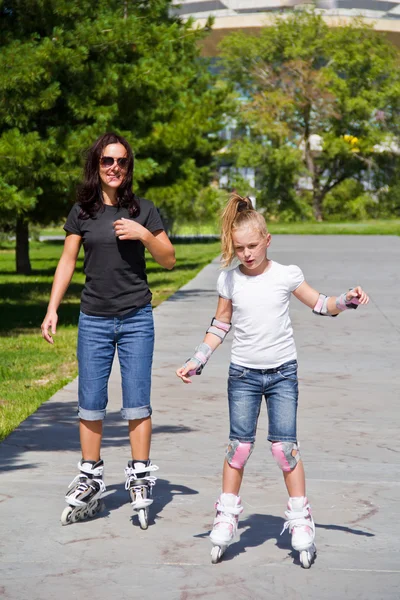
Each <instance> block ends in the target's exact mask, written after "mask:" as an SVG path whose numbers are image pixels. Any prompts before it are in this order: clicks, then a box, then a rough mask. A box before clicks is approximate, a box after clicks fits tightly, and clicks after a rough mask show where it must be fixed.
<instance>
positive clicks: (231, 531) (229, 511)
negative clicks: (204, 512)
mask: <svg viewBox="0 0 400 600" xmlns="http://www.w3.org/2000/svg"><path fill="white" fill-rule="evenodd" d="M240 502H241V501H240V496H235V494H221V495H220V497H219V498H218V500H217V502H216V503H215V508H216V510H217V514H216V515H215V519H214V523H213V528H212V531H211V533H210V540H211V543H212V545H213V547H212V550H211V562H212V563H213V564H215V563H217V562H218V561H219V560H220V558H221V557H222V555H223V554H224V552H225V550H226V549H227V547H228V546H229V545H230V544H232V542H234V541H235V539H236V537H237V528H238V522H239V515H240V514H241V513H242V512H243V506H242V505H241V504H240Z"/></svg>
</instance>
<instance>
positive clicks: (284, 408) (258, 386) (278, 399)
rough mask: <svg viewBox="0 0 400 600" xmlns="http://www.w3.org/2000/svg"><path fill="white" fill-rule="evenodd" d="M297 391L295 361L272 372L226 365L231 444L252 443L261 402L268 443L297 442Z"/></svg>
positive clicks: (232, 364) (271, 370)
mask: <svg viewBox="0 0 400 600" xmlns="http://www.w3.org/2000/svg"><path fill="white" fill-rule="evenodd" d="M298 395H299V388H298V381H297V360H290V361H289V362H286V363H284V364H283V365H280V366H279V367H276V368H275V369H250V368H248V367H242V366H240V365H236V364H234V363H231V364H230V365H229V378H228V401H229V420H230V433H229V438H230V439H231V440H238V441H240V442H254V441H255V439H256V430H257V421H258V416H259V414H260V408H261V401H262V399H263V397H265V400H266V403H267V411H268V439H269V441H271V442H297V431H296V417H297V402H298Z"/></svg>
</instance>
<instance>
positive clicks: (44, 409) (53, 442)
mask: <svg viewBox="0 0 400 600" xmlns="http://www.w3.org/2000/svg"><path fill="white" fill-rule="evenodd" d="M72 395H73V396H74V395H75V394H74V392H72ZM191 431H193V429H191V428H190V427H186V426H179V425H155V426H154V427H153V436H156V435H158V434H165V433H172V434H174V435H177V434H184V433H189V432H191ZM124 446H126V450H127V456H129V455H130V450H129V438H128V424H127V422H126V421H123V420H122V419H121V416H120V413H119V412H109V413H108V414H107V417H106V419H105V422H104V428H103V442H102V448H103V449H104V448H121V447H124ZM27 451H29V452H32V451H33V452H40V453H46V452H47V453H50V452H64V451H76V452H77V453H80V442H79V430H78V419H77V417H76V405H75V402H70V401H65V402H55V401H52V402H49V403H45V404H42V405H41V406H40V408H39V409H38V410H37V411H36V412H35V413H34V414H33V415H31V416H30V417H28V418H27V419H26V420H25V421H24V422H23V423H21V425H20V426H19V427H18V428H17V429H16V430H15V431H14V432H13V433H11V434H10V435H9V436H8V437H7V438H6V439H5V440H4V441H3V442H2V443H1V444H0V472H3V471H4V472H5V471H11V470H13V469H15V470H17V469H30V468H36V467H39V466H40V461H38V463H37V464H18V462H19V461H20V460H21V458H23V455H24V454H25V453H26V452H27ZM47 460H48V461H52V460H54V459H53V458H51V457H50V456H49V457H48V459H47Z"/></svg>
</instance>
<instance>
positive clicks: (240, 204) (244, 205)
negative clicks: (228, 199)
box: [237, 200, 249, 212]
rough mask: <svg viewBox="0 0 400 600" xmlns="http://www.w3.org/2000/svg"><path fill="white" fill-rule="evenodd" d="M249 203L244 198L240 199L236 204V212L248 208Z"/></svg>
mask: <svg viewBox="0 0 400 600" xmlns="http://www.w3.org/2000/svg"><path fill="white" fill-rule="evenodd" d="M248 208H249V205H248V204H247V202H246V201H245V200H240V202H238V205H237V212H242V211H243V210H248Z"/></svg>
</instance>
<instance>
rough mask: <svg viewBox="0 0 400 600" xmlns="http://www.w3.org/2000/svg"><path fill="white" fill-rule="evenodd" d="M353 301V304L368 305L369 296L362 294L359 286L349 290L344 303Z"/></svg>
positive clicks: (362, 291)
mask: <svg viewBox="0 0 400 600" xmlns="http://www.w3.org/2000/svg"><path fill="white" fill-rule="evenodd" d="M351 300H355V301H356V302H355V304H368V302H369V296H368V295H367V294H366V293H365V292H364V290H363V289H362V287H361V286H359V285H358V286H357V287H355V288H353V289H351V290H349V291H348V292H347V294H346V301H347V302H350V301H351Z"/></svg>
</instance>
